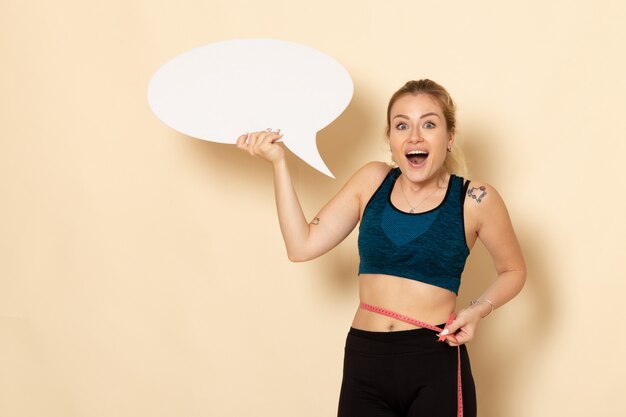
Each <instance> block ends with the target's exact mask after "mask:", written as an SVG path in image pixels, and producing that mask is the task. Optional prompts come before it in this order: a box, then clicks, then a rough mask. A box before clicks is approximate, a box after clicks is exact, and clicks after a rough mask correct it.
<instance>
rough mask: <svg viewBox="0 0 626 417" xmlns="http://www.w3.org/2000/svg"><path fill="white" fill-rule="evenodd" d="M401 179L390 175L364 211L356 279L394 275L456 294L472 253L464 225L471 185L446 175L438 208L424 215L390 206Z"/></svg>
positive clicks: (395, 173)
mask: <svg viewBox="0 0 626 417" xmlns="http://www.w3.org/2000/svg"><path fill="white" fill-rule="evenodd" d="M400 174H401V172H400V169H399V168H394V169H392V170H391V171H389V174H387V176H386V177H385V179H384V180H383V182H382V184H381V185H380V186H379V187H378V189H377V190H376V192H375V193H374V195H373V196H372V198H370V201H369V202H368V203H367V206H365V210H364V212H363V218H362V219H361V224H360V226H359V242H358V243H359V256H360V258H361V260H360V264H359V275H361V274H385V275H393V276H397V277H402V278H408V279H413V280H415V281H420V282H425V283H427V284H431V285H435V286H437V287H441V288H445V289H447V290H450V291H452V292H454V293H455V294H458V292H459V286H460V285H461V273H462V272H463V269H464V268H465V262H466V260H467V257H468V255H469V252H470V251H469V248H468V247H467V243H466V242H465V224H464V221H463V202H464V201H465V193H466V191H467V186H468V185H469V181H465V182H464V181H463V178H461V177H457V176H456V175H450V180H449V182H448V188H447V191H446V195H445V197H444V198H443V201H442V202H441V204H439V205H438V206H437V207H435V208H434V209H432V210H428V211H426V212H423V213H406V212H404V211H400V210H398V209H397V208H396V207H395V206H394V205H393V204H392V203H391V191H392V190H393V186H394V184H395V183H396V180H397V179H398V177H399V176H400Z"/></svg>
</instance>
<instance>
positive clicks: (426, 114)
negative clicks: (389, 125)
mask: <svg viewBox="0 0 626 417" xmlns="http://www.w3.org/2000/svg"><path fill="white" fill-rule="evenodd" d="M428 116H437V117H439V115H438V114H437V113H435V112H432V111H431V112H429V113H425V114H423V115H421V116H420V119H423V118H425V117H428ZM396 117H402V118H405V119H407V120H410V118H409V116H406V115H404V114H396V115H395V116H393V119H395V118H396ZM439 118H440V119H441V117H439ZM393 119H392V120H393Z"/></svg>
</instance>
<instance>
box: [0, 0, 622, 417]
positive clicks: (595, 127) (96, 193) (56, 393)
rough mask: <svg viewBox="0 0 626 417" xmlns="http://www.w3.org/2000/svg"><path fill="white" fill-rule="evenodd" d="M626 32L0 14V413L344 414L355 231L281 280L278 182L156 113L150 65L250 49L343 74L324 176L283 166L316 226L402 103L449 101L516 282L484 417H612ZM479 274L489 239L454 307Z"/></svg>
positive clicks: (170, 12)
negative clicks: (395, 99) (290, 49)
mask: <svg viewBox="0 0 626 417" xmlns="http://www.w3.org/2000/svg"><path fill="white" fill-rule="evenodd" d="M624 21H626V5H625V3H624V2H623V1H620V0H615V1H611V0H599V1H595V2H586V1H580V0H579V1H574V2H572V1H549V2H546V1H537V0H530V1H523V2H522V1H517V2H512V1H504V2H502V1H486V0H480V1H456V0H450V1H430V2H425V1H419V0H411V1H399V0H388V1H378V0H369V1H366V0H361V1H355V0H346V1H342V2H337V1H328V0H318V1H315V2H298V1H286V0H284V1H283V0H265V1H263V2H260V1H250V0H248V1H245V0H228V1H226V0H213V1H201V0H178V1H133V0H124V1H122V0H109V1H107V2H98V1H84V0H81V1H78V0H58V1H55V2H49V1H42V0H31V1H28V2H23V1H18V0H1V1H0V60H1V61H0V62H1V65H0V91H1V93H0V106H1V107H0V416H2V417H14V416H16V417H17V416H19V417H26V416H29V417H30V416H47V417H57V416H58V417H61V416H63V417H73V416H78V417H101V416H102V417H104V416H107V417H108V416H116V417H126V416H154V417H156V416H168V417H169V416H172V417H173V416H176V417H179V416H222V417H230V416H237V417H238V416H249V415H258V416H272V417H279V416H302V417H308V416H315V417H319V416H332V415H336V406H337V399H338V393H339V386H340V382H341V366H342V358H343V344H344V341H345V336H346V333H347V330H348V328H349V325H350V321H351V318H352V315H353V313H354V311H355V309H356V306H357V303H358V298H357V278H356V271H357V266H358V255H357V251H356V233H353V234H352V235H351V236H350V237H349V238H348V239H347V241H346V242H344V243H343V244H341V245H340V246H339V247H338V248H337V249H335V250H334V251H333V252H331V253H329V254H327V255H325V256H324V257H322V258H320V259H318V260H315V261H312V262H309V263H305V264H291V263H289V261H288V260H287V258H286V256H285V252H284V249H283V245H282V240H281V237H280V233H279V231H278V224H277V221H276V218H275V212H274V202H273V195H272V181H271V173H270V169H269V166H266V164H265V163H264V162H262V161H257V160H254V159H251V158H249V157H248V156H247V155H245V154H243V153H240V152H238V151H237V150H236V149H234V148H233V147H232V146H227V145H220V144H214V143H208V142H203V141H199V140H195V139H191V138H188V137H185V136H183V135H180V134H178V133H176V132H174V131H172V130H170V129H169V128H167V127H166V126H165V125H163V124H162V123H160V122H159V121H158V120H157V119H156V118H155V117H154V116H153V115H152V114H151V112H150V110H149V108H148V106H147V103H146V98H145V93H146V87H147V83H148V80H149V78H150V77H151V75H152V74H153V73H154V72H155V71H156V70H157V69H158V68H159V67H160V66H161V65H162V64H163V63H164V62H166V61H167V60H169V59H171V58H172V57H174V56H176V55H178V54H180V53H182V52H184V51H187V50H189V49H191V48H193V47H196V46H199V45H203V44H206V43H209V42H214V41H220V40H226V39H232V38H244V37H273V38H280V39H287V40H291V41H295V42H300V43H303V44H306V45H310V46H312V47H314V48H317V49H319V50H321V51H323V52H325V53H327V54H329V55H331V56H333V57H334V58H336V59H337V60H339V61H340V62H342V63H343V65H344V66H345V67H346V68H347V69H348V71H349V72H350V73H351V75H352V77H353V79H354V84H355V94H354V99H353V101H352V103H351V105H350V106H349V107H348V109H347V110H346V111H345V113H344V114H343V115H342V116H341V117H340V118H339V119H337V120H336V121H335V122H334V123H333V124H332V125H330V126H328V127H327V128H325V129H324V130H322V131H321V132H320V133H319V135H318V144H319V147H320V149H321V154H322V156H323V157H324V159H325V161H326V162H327V164H328V166H329V167H330V169H331V170H332V171H333V172H334V173H335V174H336V176H337V180H332V179H329V178H326V177H324V176H323V175H321V174H319V173H318V172H316V171H314V170H313V169H312V168H310V167H308V166H307V165H305V164H304V163H303V162H301V161H300V160H298V159H296V158H291V160H290V163H291V167H292V170H293V175H294V180H295V186H296V187H297V190H298V192H299V194H300V196H301V200H302V203H303V205H304V207H305V211H306V212H307V214H308V215H309V216H312V215H314V214H315V213H316V211H317V210H318V209H319V208H320V207H321V205H322V204H323V203H325V202H326V200H327V199H328V198H330V197H331V196H332V195H333V193H334V192H335V191H337V190H338V189H339V187H340V186H341V185H342V184H343V182H344V181H345V180H346V179H347V178H348V177H349V175H350V174H351V173H352V172H353V171H355V170H356V169H357V168H358V167H359V166H361V165H362V164H364V163H365V162H367V161H369V160H373V159H377V160H385V161H387V160H388V159H389V157H388V154H387V151H386V145H385V142H384V140H383V126H384V111H385V106H386V102H387V99H388V97H389V96H390V94H391V93H392V92H393V91H394V90H395V89H397V88H398V87H399V86H400V85H402V84H403V83H404V82H405V81H406V80H408V79H415V78H422V77H428V78H432V79H434V80H436V81H438V82H440V83H442V84H443V85H444V86H446V87H447V88H448V89H449V90H450V92H451V93H452V95H453V96H454V97H455V99H456V100H457V102H458V105H459V142H460V144H461V146H462V147H463V148H464V149H465V152H466V154H467V157H468V160H469V166H470V170H471V172H472V176H473V177H474V178H481V179H483V180H486V181H488V182H490V183H492V184H493V185H495V186H496V187H497V188H498V189H499V191H500V192H501V194H502V195H503V196H504V198H505V201H507V203H508V207H509V209H510V212H511V215H512V217H513V220H514V223H515V226H516V229H517V231H518V234H519V238H520V240H521V243H522V245H523V247H524V250H525V255H526V258H527V263H528V267H529V279H528V284H527V286H526V288H525V289H524V291H523V292H522V294H521V295H520V296H519V297H518V298H517V299H515V300H514V301H513V302H512V303H510V304H508V305H507V306H505V307H503V308H502V309H500V310H497V311H496V312H495V313H494V314H493V315H492V316H490V317H489V318H488V319H487V320H484V321H483V323H482V324H481V328H480V334H479V335H478V338H477V340H475V341H474V342H472V344H471V346H470V351H471V355H472V358H473V363H472V364H473V369H474V375H475V378H476V380H477V387H478V395H479V410H480V411H479V415H480V416H481V417H502V416H507V417H522V416H523V417H528V416H533V417H542V416H560V415H568V416H589V415H602V416H617V415H625V413H626V406H625V405H624V402H623V390H624V387H623V375H624V372H625V371H626V364H625V359H624V350H625V349H626V343H625V341H626V338H625V337H624V334H623V331H622V330H621V322H620V318H621V317H622V316H623V313H622V305H623V299H624V297H623V293H624V291H626V281H625V278H626V267H625V266H624V255H625V253H626V252H625V250H624V249H625V246H626V245H625V239H624V236H625V234H626V221H625V220H624V212H625V211H626V203H625V201H626V199H625V198H624V196H623V194H624V190H623V188H624V187H623V183H624V180H623V178H622V176H623V168H622V163H623V160H624V157H623V155H624V153H625V152H626V145H625V143H626V140H625V139H626V138H625V135H624V127H623V119H624V111H625V110H626V101H625V99H624V97H625V96H626V81H625V78H624V74H625V73H626V59H625V58H624V39H625V37H626V26H624V24H623V23H624ZM268 58H274V59H281V57H268ZM303 82H306V80H303ZM491 268H492V267H491V262H490V260H489V258H488V255H487V254H486V253H485V251H484V249H483V248H482V247H477V248H476V249H475V250H474V253H473V254H472V256H471V258H470V261H469V265H468V269H467V271H466V273H465V275H464V277H463V285H462V290H461V296H460V304H461V305H465V304H466V303H467V302H468V300H470V299H472V298H473V297H476V296H477V295H478V294H480V292H481V291H482V289H483V288H484V287H485V286H486V285H487V284H488V283H489V282H490V280H491V279H493V276H494V274H493V272H492V269H491Z"/></svg>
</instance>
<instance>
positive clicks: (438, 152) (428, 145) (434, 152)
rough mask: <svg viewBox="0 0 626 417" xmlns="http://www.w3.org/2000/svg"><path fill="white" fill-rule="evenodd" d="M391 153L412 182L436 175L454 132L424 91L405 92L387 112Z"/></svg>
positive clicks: (433, 101)
mask: <svg viewBox="0 0 626 417" xmlns="http://www.w3.org/2000/svg"><path fill="white" fill-rule="evenodd" d="M389 117H390V120H389V143H390V146H391V155H392V157H393V160H394V162H395V163H396V164H397V165H398V167H400V170H401V171H402V173H403V174H404V175H406V177H407V178H408V179H409V180H411V181H412V182H422V181H427V180H430V179H433V178H437V176H438V175H439V173H440V172H441V168H442V167H443V163H444V161H445V159H446V154H447V151H448V146H452V142H453V141H454V134H453V133H451V132H448V127H447V126H446V120H445V118H444V115H443V111H442V110H441V107H440V106H439V104H438V103H437V101H436V100H434V99H433V98H432V97H431V96H429V95H426V94H417V95H415V94H406V95H404V96H401V97H400V98H399V99H397V100H396V102H395V103H394V104H393V106H392V107H391V111H390V114H389Z"/></svg>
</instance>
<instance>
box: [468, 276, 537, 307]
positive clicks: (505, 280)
mask: <svg viewBox="0 0 626 417" xmlns="http://www.w3.org/2000/svg"><path fill="white" fill-rule="evenodd" d="M525 282H526V270H525V269H517V270H509V271H504V272H501V273H499V274H498V277H497V278H496V280H495V281H494V282H493V283H492V284H491V285H490V286H489V287H488V288H487V289H486V290H485V292H483V293H482V294H481V295H480V297H478V298H477V299H476V303H475V304H473V305H472V308H475V309H477V310H479V311H480V316H481V317H485V316H487V315H489V314H490V313H491V311H492V309H496V308H498V307H501V306H503V305H504V304H506V303H507V302H509V301H510V300H512V299H513V298H514V297H515V296H516V295H517V294H519V292H520V291H521V290H522V288H523V287H524V283H525Z"/></svg>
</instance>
